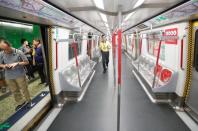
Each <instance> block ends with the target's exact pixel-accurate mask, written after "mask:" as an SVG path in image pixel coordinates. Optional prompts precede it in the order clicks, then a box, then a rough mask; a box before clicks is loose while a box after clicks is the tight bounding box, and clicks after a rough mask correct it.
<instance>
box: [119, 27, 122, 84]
mask: <svg viewBox="0 0 198 131" xmlns="http://www.w3.org/2000/svg"><path fill="white" fill-rule="evenodd" d="M121 62H122V31H121V30H119V31H118V84H121Z"/></svg>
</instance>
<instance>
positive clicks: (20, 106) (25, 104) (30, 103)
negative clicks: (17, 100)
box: [15, 101, 35, 111]
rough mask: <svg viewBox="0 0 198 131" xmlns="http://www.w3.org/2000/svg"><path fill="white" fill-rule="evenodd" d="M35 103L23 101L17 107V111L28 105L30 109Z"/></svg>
mask: <svg viewBox="0 0 198 131" xmlns="http://www.w3.org/2000/svg"><path fill="white" fill-rule="evenodd" d="M34 105H35V103H32V102H31V101H30V102H23V103H22V104H21V105H18V106H17V107H16V108H15V111H18V110H20V109H21V108H22V107H24V106H26V107H27V108H28V109H30V108H32V107H33V106H34Z"/></svg>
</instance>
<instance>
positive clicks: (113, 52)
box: [112, 33, 116, 87]
mask: <svg viewBox="0 0 198 131" xmlns="http://www.w3.org/2000/svg"><path fill="white" fill-rule="evenodd" d="M115 42H116V34H115V33H113V35H112V54H113V76H114V87H116V71H115V65H116V64H115V58H116V43H115Z"/></svg>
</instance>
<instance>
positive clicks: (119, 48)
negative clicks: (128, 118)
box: [117, 29, 122, 131]
mask: <svg viewBox="0 0 198 131" xmlns="http://www.w3.org/2000/svg"><path fill="white" fill-rule="evenodd" d="M121 46H122V31H121V29H120V30H119V31H118V104H117V109H118V111H117V131H120V108H121V107H120V106H121V68H122V67H121V63H122V49H121Z"/></svg>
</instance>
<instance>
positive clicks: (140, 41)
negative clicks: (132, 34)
mask: <svg viewBox="0 0 198 131" xmlns="http://www.w3.org/2000/svg"><path fill="white" fill-rule="evenodd" d="M139 43H140V55H141V53H142V38H141V37H140V39H139Z"/></svg>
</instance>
